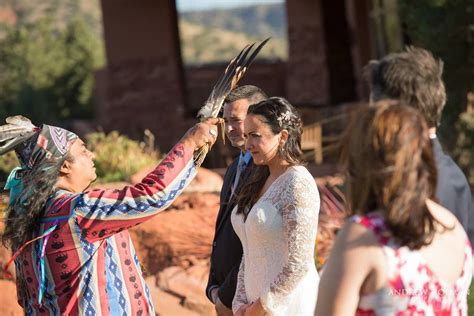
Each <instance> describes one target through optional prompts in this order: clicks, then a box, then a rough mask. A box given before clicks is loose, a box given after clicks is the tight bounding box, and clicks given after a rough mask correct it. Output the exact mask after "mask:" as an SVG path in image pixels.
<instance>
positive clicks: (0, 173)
mask: <svg viewBox="0 0 474 316" xmlns="http://www.w3.org/2000/svg"><path fill="white" fill-rule="evenodd" d="M19 165H20V163H19V162H18V159H17V158H16V155H15V152H14V151H10V152H8V153H7V154H5V155H3V156H0V185H1V186H2V188H3V186H4V185H5V182H6V181H7V178H8V175H9V174H10V172H11V171H12V170H13V168H15V167H18V166H19Z"/></svg>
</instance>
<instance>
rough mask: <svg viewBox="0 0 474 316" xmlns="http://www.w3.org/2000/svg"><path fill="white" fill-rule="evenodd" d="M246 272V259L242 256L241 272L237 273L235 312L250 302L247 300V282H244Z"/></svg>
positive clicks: (233, 309) (233, 308)
mask: <svg viewBox="0 0 474 316" xmlns="http://www.w3.org/2000/svg"><path fill="white" fill-rule="evenodd" d="M244 273H245V260H244V258H242V261H240V268H239V274H238V275H237V287H236V289H235V296H234V300H233V301H232V312H233V313H234V314H235V313H236V312H237V311H238V310H239V308H240V307H241V306H242V305H244V304H248V302H247V293H246V292H245V282H244Z"/></svg>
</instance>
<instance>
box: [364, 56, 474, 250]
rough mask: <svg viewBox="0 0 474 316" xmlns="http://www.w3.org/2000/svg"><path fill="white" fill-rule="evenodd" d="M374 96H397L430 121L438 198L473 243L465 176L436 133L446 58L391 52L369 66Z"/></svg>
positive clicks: (473, 218)
mask: <svg viewBox="0 0 474 316" xmlns="http://www.w3.org/2000/svg"><path fill="white" fill-rule="evenodd" d="M366 71H367V75H368V79H369V85H370V91H371V95H370V96H371V100H372V101H374V102H376V101H379V100H382V99H397V100H401V101H402V102H403V103H405V104H407V105H409V106H412V107H414V108H416V109H418V111H420V113H421V114H422V115H423V117H424V118H425V120H426V122H427V123H428V127H429V132H430V139H431V142H432V144H433V152H434V157H435V162H436V168H437V171H438V183H437V186H436V198H437V200H438V202H439V203H440V204H441V205H443V206H444V207H446V208H447V209H448V210H450V211H451V212H453V213H454V215H456V217H457V219H458V220H459V222H460V223H461V225H462V226H463V227H464V229H465V230H466V232H467V234H468V236H469V239H470V240H471V244H474V209H473V207H472V195H471V189H470V187H469V183H468V182H467V179H466V176H465V175H464V174H463V172H462V171H461V169H460V168H459V167H458V166H457V165H456V163H455V162H454V161H453V160H452V159H451V157H449V156H448V155H446V154H445V153H444V152H443V149H442V147H441V144H440V142H439V140H438V138H437V137H436V128H437V126H438V125H439V123H440V120H441V114H442V112H443V108H444V105H445V103H446V91H445V87H444V83H443V80H442V78H441V76H442V74H443V62H442V61H441V60H436V59H434V58H433V55H432V54H431V53H430V52H428V51H426V50H424V49H421V48H415V47H408V48H407V49H406V51H404V52H401V53H396V54H389V55H387V56H385V57H384V58H382V59H381V60H375V61H371V62H370V63H369V64H368V65H367V66H366Z"/></svg>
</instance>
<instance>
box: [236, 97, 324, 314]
mask: <svg viewBox="0 0 474 316" xmlns="http://www.w3.org/2000/svg"><path fill="white" fill-rule="evenodd" d="M302 130H303V127H302V121H301V118H300V115H299V114H298V112H297V111H296V109H295V108H294V107H293V106H292V105H291V104H290V103H289V102H288V101H287V100H285V99H283V98H279V97H273V98H269V99H267V100H265V101H262V102H260V103H257V104H255V105H252V106H250V107H249V109H248V112H247V117H246V118H245V122H244V131H245V138H246V141H245V148H246V149H247V150H248V151H250V153H251V154H252V158H253V162H254V168H253V169H252V171H251V175H250V176H249V177H248V178H247V180H246V182H245V183H244V184H243V186H242V187H241V190H240V191H239V192H238V193H237V206H236V207H234V210H233V211H232V215H231V220H232V225H233V227H234V230H235V232H236V233H237V235H238V236H239V238H240V241H241V242H242V246H243V251H244V254H243V258H242V261H241V264H240V268H239V274H238V282H237V290H236V294H235V297H234V301H233V304H232V310H233V312H234V313H235V314H236V315H264V314H265V315H311V314H313V313H314V308H315V305H316V295H317V289H318V283H319V275H318V272H317V271H316V266H315V259H314V248H315V242H316V234H317V223H318V214H319V204H320V201H319V192H318V188H317V186H316V182H315V180H314V178H313V176H312V175H311V174H310V173H309V172H308V170H307V169H306V168H305V167H303V166H302V165H301V160H300V159H301V158H300V157H301V154H302V152H301V133H302Z"/></svg>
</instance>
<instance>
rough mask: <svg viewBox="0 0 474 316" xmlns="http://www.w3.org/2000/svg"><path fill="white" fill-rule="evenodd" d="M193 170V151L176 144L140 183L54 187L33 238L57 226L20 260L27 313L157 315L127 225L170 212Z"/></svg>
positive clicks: (20, 294)
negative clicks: (67, 188)
mask: <svg viewBox="0 0 474 316" xmlns="http://www.w3.org/2000/svg"><path fill="white" fill-rule="evenodd" d="M195 174H196V166H195V164H194V161H193V151H192V149H189V148H185V147H184V146H183V145H182V144H178V145H176V146H175V147H174V148H173V149H172V150H171V151H170V152H169V153H168V155H167V156H166V157H165V159H163V161H162V162H161V163H160V164H159V165H158V166H157V167H156V169H155V170H154V171H152V172H151V173H150V174H148V175H147V176H146V177H145V178H144V179H143V180H142V182H141V183H139V184H137V185H134V186H127V187H125V188H123V189H121V190H113V189H110V190H92V191H89V192H85V193H71V192H68V191H64V190H60V191H58V192H56V193H55V194H54V195H53V196H52V197H51V198H50V199H49V200H48V203H47V205H46V209H45V215H44V217H43V218H42V220H41V224H40V227H39V230H38V232H37V233H36V234H35V235H36V236H40V235H41V234H44V233H45V232H46V231H47V230H48V229H51V228H52V227H53V226H54V225H56V228H55V229H54V230H53V231H52V233H51V234H50V235H49V236H48V237H47V238H42V239H39V240H38V241H36V242H34V243H32V244H31V245H30V246H28V247H27V248H25V249H24V250H23V252H22V253H21V255H20V256H19V257H18V258H17V259H16V260H15V265H16V273H17V288H18V289H19V291H18V301H19V303H20V305H21V306H22V307H23V308H24V310H25V313H26V314H27V315H43V314H44V315H60V314H61V315H155V312H154V308H153V303H152V300H151V296H150V291H149V290H148V287H147V286H146V284H145V281H144V278H143V275H142V271H141V268H140V264H139V261H138V258H137V255H136V253H135V249H134V247H133V244H132V242H131V239H130V235H129V232H128V228H130V227H133V226H135V225H138V224H140V223H141V222H144V221H146V220H148V219H150V218H152V217H153V216H155V215H156V214H158V213H159V212H160V211H163V210H164V209H166V208H167V207H168V206H169V205H170V204H171V203H172V202H173V201H174V200H175V199H176V197H177V196H178V195H179V194H180V193H181V192H182V191H183V189H184V188H185V187H186V185H187V184H188V183H189V182H190V181H191V180H192V179H193V177H194V176H195ZM44 244H46V246H45V247H44V258H43V259H44V260H41V253H42V252H43V250H42V248H43V245H44ZM41 261H43V265H41ZM41 269H44V270H43V271H44V273H41ZM40 281H41V282H40ZM21 284H24V285H25V286H24V287H23V288H25V290H24V291H21V288H22V287H21V286H20V285H21ZM40 285H42V286H43V288H44V290H43V292H44V294H43V295H42V297H43V298H42V299H41V304H40V303H39V302H38V296H39V295H40Z"/></svg>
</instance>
